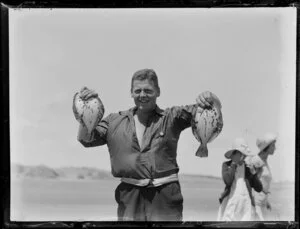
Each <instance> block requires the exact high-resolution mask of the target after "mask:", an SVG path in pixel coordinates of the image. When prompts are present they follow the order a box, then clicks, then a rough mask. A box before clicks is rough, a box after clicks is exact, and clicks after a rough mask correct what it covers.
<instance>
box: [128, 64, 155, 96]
mask: <svg viewBox="0 0 300 229" xmlns="http://www.w3.org/2000/svg"><path fill="white" fill-rule="evenodd" d="M146 79H147V80H151V81H152V82H153V83H154V86H155V88H156V89H157V90H158V91H160V88H159V86H158V79H157V75H156V73H155V71H154V70H153V69H147V68H146V69H141V70H139V71H137V72H135V73H134V74H133V76H132V79H131V92H132V89H133V82H134V81H135V80H146Z"/></svg>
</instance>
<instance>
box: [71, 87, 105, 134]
mask: <svg viewBox="0 0 300 229" xmlns="http://www.w3.org/2000/svg"><path fill="white" fill-rule="evenodd" d="M79 95H80V94H79V92H77V93H75V95H74V97H73V112H74V115H75V117H76V119H77V120H78V121H79V122H81V123H82V124H83V125H84V126H85V127H86V128H87V130H88V134H91V133H92V131H93V130H94V129H95V128H96V126H97V125H98V123H99V122H100V120H101V119H102V118H103V115H104V112H105V109H104V105H103V103H102V101H101V100H100V98H99V97H92V98H90V99H88V100H83V99H81V97H80V96H79Z"/></svg>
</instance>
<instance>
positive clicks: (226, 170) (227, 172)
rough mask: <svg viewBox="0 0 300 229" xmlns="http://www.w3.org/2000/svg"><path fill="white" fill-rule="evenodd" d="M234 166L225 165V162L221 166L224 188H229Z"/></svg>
mask: <svg viewBox="0 0 300 229" xmlns="http://www.w3.org/2000/svg"><path fill="white" fill-rule="evenodd" d="M236 166H237V165H236V164H235V163H234V162H231V164H230V165H227V163H226V162H224V163H223V165H222V178H223V181H224V183H225V185H226V186H231V185H232V182H233V180H234V175H235V170H236Z"/></svg>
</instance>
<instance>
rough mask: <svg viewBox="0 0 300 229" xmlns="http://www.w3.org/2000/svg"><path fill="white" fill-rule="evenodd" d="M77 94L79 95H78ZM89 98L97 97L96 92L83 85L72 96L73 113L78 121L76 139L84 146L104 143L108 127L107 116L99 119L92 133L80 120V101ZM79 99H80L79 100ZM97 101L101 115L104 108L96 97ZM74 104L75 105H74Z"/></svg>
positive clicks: (81, 103)
mask: <svg viewBox="0 0 300 229" xmlns="http://www.w3.org/2000/svg"><path fill="white" fill-rule="evenodd" d="M78 95H79V97H78ZM90 98H98V94H97V93H96V92H95V91H94V90H90V89H88V88H87V87H83V88H82V89H81V90H80V92H79V94H78V93H76V94H75V95H74V98H73V107H72V108H73V113H74V116H75V118H76V120H77V121H78V122H79V130H78V135H77V140H78V141H79V142H80V143H81V144H82V145H83V146H85V147H94V146H99V145H104V144H106V132H107V129H108V123H109V117H107V118H106V119H104V120H102V121H100V122H99V123H98V125H97V126H96V128H95V129H94V130H93V131H92V133H89V131H88V129H87V127H86V126H85V125H84V124H83V120H82V115H83V113H82V109H83V108H82V106H83V107H84V106H85V105H84V103H83V102H82V101H87V100H89V99H90ZM80 99H81V100H80ZM98 101H100V105H101V106H102V107H101V109H102V110H101V109H100V110H101V112H102V114H101V117H98V118H102V115H103V113H104V108H103V105H102V103H101V100H100V99H99V98H98ZM75 104H76V105H75Z"/></svg>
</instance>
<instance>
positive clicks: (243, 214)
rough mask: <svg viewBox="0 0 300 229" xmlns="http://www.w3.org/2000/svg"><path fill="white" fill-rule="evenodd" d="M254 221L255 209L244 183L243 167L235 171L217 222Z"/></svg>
mask: <svg viewBox="0 0 300 229" xmlns="http://www.w3.org/2000/svg"><path fill="white" fill-rule="evenodd" d="M254 219H255V208H254V207H253V206H252V204H251V199H250V195H249V191H248V189H247V185H246V182H245V165H244V164H242V165H239V166H237V168H236V171H235V178H234V181H233V183H232V186H231V189H230V194H229V195H228V196H226V197H225V198H224V200H223V201H222V204H221V206H220V208H219V212H218V218H217V220H218V221H251V220H254Z"/></svg>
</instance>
